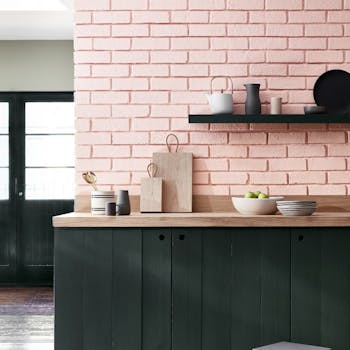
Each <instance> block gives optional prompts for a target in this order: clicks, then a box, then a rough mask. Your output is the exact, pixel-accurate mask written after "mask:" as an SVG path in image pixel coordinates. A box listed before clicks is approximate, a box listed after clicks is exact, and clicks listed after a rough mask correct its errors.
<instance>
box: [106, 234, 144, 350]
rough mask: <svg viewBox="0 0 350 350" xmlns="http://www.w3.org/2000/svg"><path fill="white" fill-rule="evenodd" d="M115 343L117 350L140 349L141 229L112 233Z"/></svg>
mask: <svg viewBox="0 0 350 350" xmlns="http://www.w3.org/2000/svg"><path fill="white" fill-rule="evenodd" d="M112 238H113V289H112V290H113V298H112V343H113V349H115V350H124V349H128V350H139V349H141V333H142V332H141V312H142V254H141V253H142V234H141V229H118V230H116V231H115V232H114V233H113V237H112Z"/></svg>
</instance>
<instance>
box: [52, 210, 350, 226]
mask: <svg viewBox="0 0 350 350" xmlns="http://www.w3.org/2000/svg"><path fill="white" fill-rule="evenodd" d="M53 226H54V227H350V212H316V213H314V214H313V215H312V216H293V217H287V216H282V215H280V214H276V215H254V216H245V215H241V214H238V213H237V212H222V213H216V212H207V213H206V212H200V213H171V214H170V213H169V214H167V213H162V214H144V213H143V214H141V213H138V212H134V213H131V215H128V216H104V215H101V216H97V215H91V214H90V213H86V212H84V213H76V212H74V213H68V214H63V215H59V216H55V217H53Z"/></svg>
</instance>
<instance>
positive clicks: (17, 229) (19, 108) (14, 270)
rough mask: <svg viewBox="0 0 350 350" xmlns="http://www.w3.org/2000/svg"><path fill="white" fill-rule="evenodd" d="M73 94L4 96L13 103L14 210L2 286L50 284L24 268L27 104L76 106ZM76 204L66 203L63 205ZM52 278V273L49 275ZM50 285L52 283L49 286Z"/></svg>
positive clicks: (11, 160) (11, 172)
mask: <svg viewBox="0 0 350 350" xmlns="http://www.w3.org/2000/svg"><path fill="white" fill-rule="evenodd" d="M73 101H74V95H73V92H72V91H57V92H56V91H53V92H47V91H36V92H25V91H18V92H0V102H8V103H9V121H8V122H9V130H8V132H9V134H8V135H9V206H10V213H11V215H10V218H8V221H9V227H10V230H9V232H10V237H9V252H10V253H9V256H10V260H11V261H10V265H11V266H12V267H11V268H10V269H9V275H8V278H6V280H4V281H0V284H29V285H31V284H45V285H46V284H48V283H47V282H42V281H47V275H48V274H47V272H44V271H43V276H41V277H40V276H38V279H37V278H35V281H34V280H32V281H31V280H30V278H29V279H28V276H26V275H25V271H24V269H23V268H22V266H21V264H22V263H23V261H22V256H21V255H22V254H21V252H22V251H23V249H24V247H23V246H22V239H21V238H22V237H21V235H22V227H23V222H22V217H23V215H22V213H23V202H24V200H25V196H22V197H19V195H18V193H19V192H21V191H22V192H23V190H24V189H23V187H22V186H23V185H21V184H25V103H26V102H73ZM71 201H72V200H66V199H62V202H71ZM52 263H53V262H52ZM49 275H51V273H49ZM49 284H50V283H49Z"/></svg>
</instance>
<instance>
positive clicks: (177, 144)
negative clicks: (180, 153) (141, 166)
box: [165, 134, 179, 153]
mask: <svg viewBox="0 0 350 350" xmlns="http://www.w3.org/2000/svg"><path fill="white" fill-rule="evenodd" d="M171 136H172V137H174V138H175V140H176V149H175V153H176V152H177V150H178V149H179V139H178V138H177V136H176V135H175V134H169V135H168V136H167V137H166V140H165V142H166V145H167V147H168V151H169V153H171V147H170V146H171V145H170V144H169V138H170V137H171Z"/></svg>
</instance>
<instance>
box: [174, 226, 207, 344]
mask: <svg viewBox="0 0 350 350" xmlns="http://www.w3.org/2000/svg"><path fill="white" fill-rule="evenodd" d="M172 236H173V237H172V239H173V251H172V266H173V268H172V300H173V320H172V324H173V328H172V350H201V310H202V293H201V288H202V234H201V230H200V229H193V228H184V229H174V230H173V232H172Z"/></svg>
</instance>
